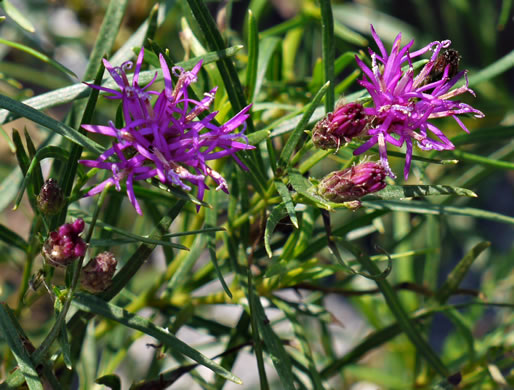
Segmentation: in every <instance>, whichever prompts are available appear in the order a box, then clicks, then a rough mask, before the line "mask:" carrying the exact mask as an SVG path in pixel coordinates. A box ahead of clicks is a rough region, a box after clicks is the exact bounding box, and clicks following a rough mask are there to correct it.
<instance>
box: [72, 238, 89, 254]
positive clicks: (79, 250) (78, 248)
mask: <svg viewBox="0 0 514 390" xmlns="http://www.w3.org/2000/svg"><path fill="white" fill-rule="evenodd" d="M86 249H87V246H86V243H85V242H84V241H82V238H80V237H79V238H78V240H77V242H76V243H75V247H74V248H73V254H74V255H75V257H82V256H84V255H85V254H86Z"/></svg>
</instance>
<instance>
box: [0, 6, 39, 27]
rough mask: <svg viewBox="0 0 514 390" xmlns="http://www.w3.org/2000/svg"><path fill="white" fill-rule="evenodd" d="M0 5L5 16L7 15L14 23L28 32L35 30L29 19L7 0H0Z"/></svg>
mask: <svg viewBox="0 0 514 390" xmlns="http://www.w3.org/2000/svg"><path fill="white" fill-rule="evenodd" d="M0 7H1V8H3V10H4V11H5V13H6V14H7V16H9V17H10V18H11V19H12V20H13V21H14V23H16V24H17V25H18V26H20V27H21V28H23V29H24V30H27V31H28V32H31V33H33V32H35V31H36V29H35V28H34V25H33V24H32V22H31V21H30V20H28V19H27V18H26V17H25V15H24V14H23V13H22V12H20V11H19V10H18V8H16V7H15V6H14V5H13V4H12V3H11V2H10V1H9V0H2V1H0Z"/></svg>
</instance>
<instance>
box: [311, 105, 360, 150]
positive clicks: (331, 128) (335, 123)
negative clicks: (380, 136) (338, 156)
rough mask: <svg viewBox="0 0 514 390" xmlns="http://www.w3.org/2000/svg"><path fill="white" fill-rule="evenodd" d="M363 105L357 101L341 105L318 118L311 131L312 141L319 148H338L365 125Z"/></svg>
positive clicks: (357, 133) (358, 132) (356, 134)
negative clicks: (323, 116) (320, 118)
mask: <svg viewBox="0 0 514 390" xmlns="http://www.w3.org/2000/svg"><path fill="white" fill-rule="evenodd" d="M366 123H367V118H366V115H365V114H364V107H363V106H362V104H359V103H348V104H344V105H341V106H339V107H337V108H336V109H335V111H334V112H330V113H328V115H327V116H326V117H325V118H323V119H322V120H320V121H319V122H318V123H317V124H316V126H315V127H314V130H313V131H312V142H313V143H314V145H316V146H317V147H318V148H320V149H339V147H340V146H341V144H344V143H346V142H350V141H351V139H352V138H353V137H356V136H358V135H359V134H360V133H361V132H362V130H363V129H364V127H365V126H366Z"/></svg>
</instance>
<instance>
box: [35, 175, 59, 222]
mask: <svg viewBox="0 0 514 390" xmlns="http://www.w3.org/2000/svg"><path fill="white" fill-rule="evenodd" d="M63 206H64V195H63V193H62V190H61V188H60V187H59V185H58V184H57V181H56V180H54V179H48V180H47V181H46V182H45V184H43V187H41V190H40V192H39V194H38V196H37V207H38V209H39V210H40V211H41V212H42V213H43V214H45V215H55V214H57V213H58V212H59V211H61V209H62V207H63Z"/></svg>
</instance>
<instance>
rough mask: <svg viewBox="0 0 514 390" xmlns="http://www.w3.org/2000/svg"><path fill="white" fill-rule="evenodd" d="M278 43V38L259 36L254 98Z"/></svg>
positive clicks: (257, 93)
mask: <svg viewBox="0 0 514 390" xmlns="http://www.w3.org/2000/svg"><path fill="white" fill-rule="evenodd" d="M279 43H280V39H279V38H276V37H270V38H262V36H261V40H260V42H259V59H258V61H257V76H256V80H255V89H254V92H253V96H254V97H255V98H258V97H259V92H260V91H261V87H262V84H263V82H264V77H265V76H266V71H267V70H268V65H269V63H270V60H271V58H272V56H273V53H274V52H275V50H276V49H277V46H278V44H279ZM249 135H250V134H249Z"/></svg>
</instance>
